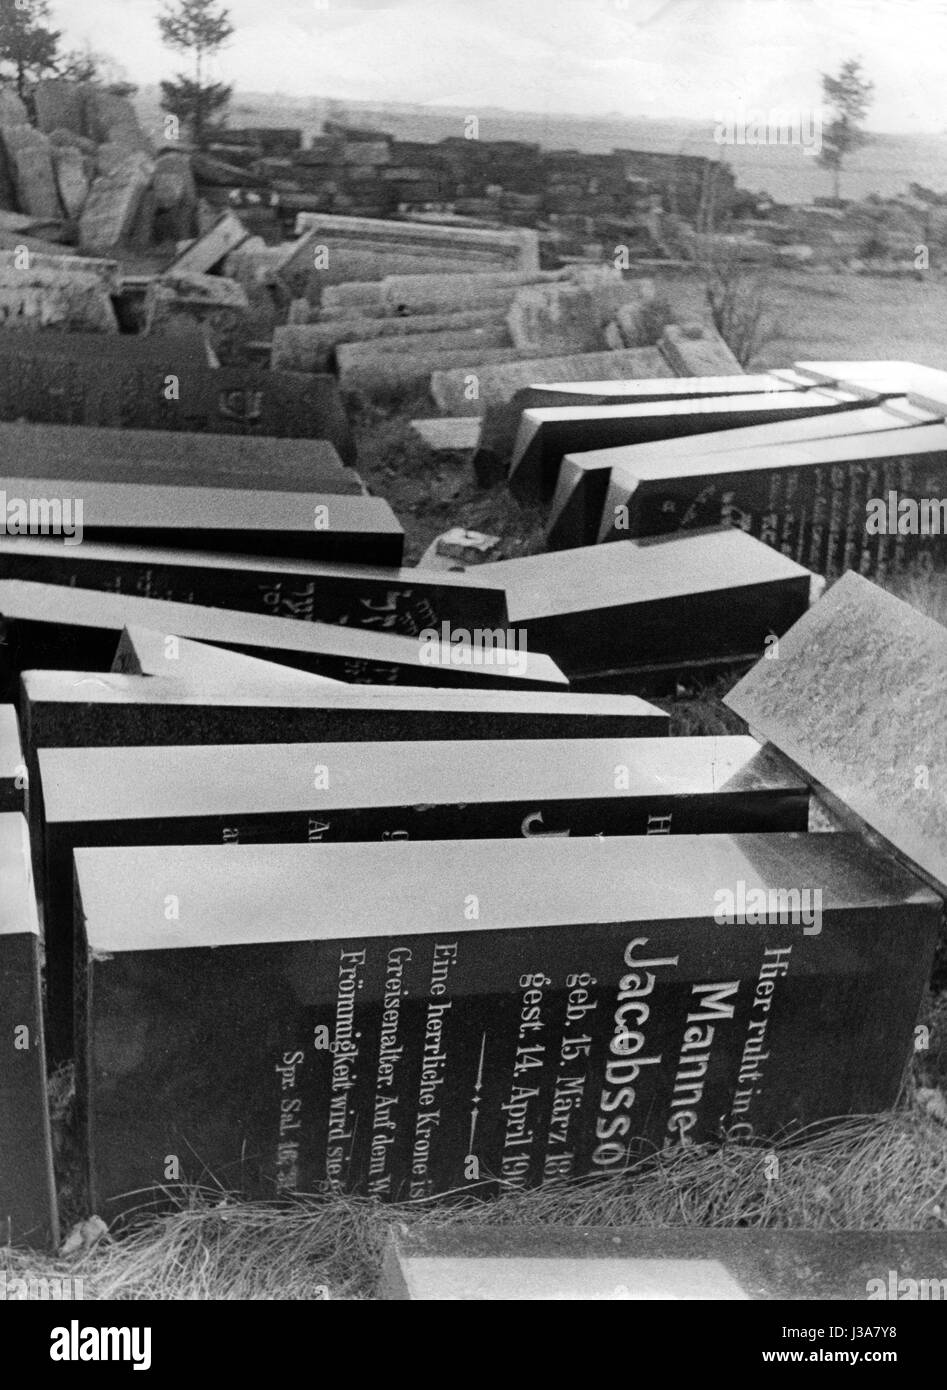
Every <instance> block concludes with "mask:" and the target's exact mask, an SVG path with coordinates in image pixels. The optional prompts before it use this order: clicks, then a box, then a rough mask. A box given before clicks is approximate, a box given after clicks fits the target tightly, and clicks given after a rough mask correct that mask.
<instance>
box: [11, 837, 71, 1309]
mask: <svg viewBox="0 0 947 1390" xmlns="http://www.w3.org/2000/svg"><path fill="white" fill-rule="evenodd" d="M0 875H2V879H3V926H2V930H0V981H2V986H3V987H2V989H0V1034H2V1036H3V1037H4V1038H5V1039H6V1042H5V1045H4V1047H3V1050H2V1054H0V1094H2V1096H3V1124H2V1125H0V1240H2V1242H3V1245H4V1246H11V1245H12V1246H31V1247H34V1248H37V1249H43V1248H47V1249H48V1248H49V1247H51V1246H52V1247H56V1246H57V1245H58V1243H59V1217H58V1212H57V1205H56V1190H55V1185H54V1180H53V1151H52V1140H51V1134H50V1122H49V1100H48V1097H47V1092H46V1052H45V1044H44V1038H43V1000H42V985H41V978H40V934H39V920H38V916H37V911H36V897H35V892H34V888H33V870H32V864H31V858H30V839H29V834H28V831H27V827H26V821H25V819H24V818H23V816H22V815H19V814H17V813H15V812H4V813H3V814H0ZM4 1292H5V1293H6V1285H5V1286H4Z"/></svg>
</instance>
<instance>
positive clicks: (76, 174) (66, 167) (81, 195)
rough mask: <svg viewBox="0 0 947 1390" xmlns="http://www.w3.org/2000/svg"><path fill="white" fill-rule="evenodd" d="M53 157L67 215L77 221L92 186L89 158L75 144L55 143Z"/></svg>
mask: <svg viewBox="0 0 947 1390" xmlns="http://www.w3.org/2000/svg"><path fill="white" fill-rule="evenodd" d="M52 157H53V171H54V173H55V175H56V187H57V188H58V190H59V198H60V201H61V202H62V205H63V208H64V209H65V212H66V216H67V217H69V218H72V219H73V220H74V221H75V220H76V219H77V218H78V217H79V216H80V214H81V213H82V209H83V208H84V207H85V204H86V199H87V198H88V196H89V190H90V188H91V187H92V181H91V179H90V177H89V169H88V159H87V157H86V155H84V154H83V153H82V151H81V150H80V149H77V148H76V147H75V146H74V145H53V146H52Z"/></svg>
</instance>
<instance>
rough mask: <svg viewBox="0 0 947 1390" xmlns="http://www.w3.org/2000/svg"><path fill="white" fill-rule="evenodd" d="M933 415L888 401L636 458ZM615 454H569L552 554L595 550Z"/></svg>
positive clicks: (556, 501) (861, 429) (715, 450)
mask: <svg viewBox="0 0 947 1390" xmlns="http://www.w3.org/2000/svg"><path fill="white" fill-rule="evenodd" d="M936 422H937V417H936V416H935V415H933V414H932V413H931V412H930V411H924V410H919V409H917V408H915V407H913V406H909V405H908V404H907V402H906V401H902V400H897V401H894V402H892V401H890V400H889V401H886V402H885V404H884V405H881V406H869V407H867V408H866V409H864V410H847V411H844V412H842V413H841V414H839V413H832V414H827V415H813V416H808V415H807V416H805V417H803V418H802V419H792V420H779V421H777V422H776V423H774V424H769V425H746V426H743V427H742V428H740V429H734V430H721V431H719V432H717V433H711V434H699V435H685V436H681V437H679V438H676V439H663V440H657V441H655V442H654V443H652V444H638V445H636V446H635V448H636V449H638V450H640V451H641V452H640V454H638V455H636V457H640V458H642V459H644V458H648V459H651V460H655V459H664V460H669V459H672V458H691V457H696V456H698V455H707V454H726V453H728V452H730V451H732V450H734V449H744V448H759V447H764V446H769V445H773V446H775V445H778V444H788V443H793V442H798V441H800V440H807V439H833V438H837V437H839V436H840V435H844V436H846V437H850V436H851V435H855V434H872V433H876V432H877V431H880V430H889V429H892V430H893V429H898V430H900V429H903V428H904V427H905V426H908V425H921V424H935V423H936ZM613 461H614V455H613V453H612V451H611V450H610V449H598V450H595V449H593V450H590V451H589V452H588V453H582V454H566V456H565V458H563V460H562V464H561V466H560V468H559V477H558V479H557V481H556V491H555V493H554V494H553V498H552V502H551V503H550V506H549V519H548V522H547V525H546V546H547V549H549V550H569V549H572V548H573V547H575V546H580V545H594V544H595V541H596V540H597V538H598V534H599V531H600V529H601V525H602V512H603V510H604V508H605V500H606V497H607V495H608V487H609V483H610V481H611V476H612V464H613Z"/></svg>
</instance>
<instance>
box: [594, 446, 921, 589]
mask: <svg viewBox="0 0 947 1390" xmlns="http://www.w3.org/2000/svg"><path fill="white" fill-rule="evenodd" d="M612 452H613V454H614V460H613V466H612V474H611V481H610V484H609V490H608V495H607V497H606V501H605V507H604V509H603V513H602V525H601V530H600V533H599V540H600V541H608V540H620V539H628V538H629V537H638V536H647V535H658V534H663V533H666V532H669V531H676V530H680V529H682V528H684V529H692V528H696V527H705V526H712V525H719V524H721V523H723V524H725V525H737V526H740V527H741V528H742V529H743V530H746V531H749V532H750V534H751V535H754V536H756V537H758V538H759V539H760V540H763V541H765V542H766V543H767V544H768V545H772V546H773V547H775V548H776V549H778V550H781V551H782V552H783V554H786V555H790V556H792V557H793V558H794V559H795V560H797V561H798V562H799V563H800V564H804V565H805V566H806V568H807V569H811V570H812V571H814V572H815V573H816V574H822V575H825V577H826V578H835V577H836V576H838V575H840V574H842V573H843V572H844V571H845V570H847V569H853V568H857V569H858V570H859V571H860V572H861V573H863V574H875V575H877V576H878V577H879V578H883V577H884V576H885V575H886V574H889V573H890V574H897V573H901V572H902V571H904V570H905V569H906V568H908V567H909V566H911V565H913V564H915V563H916V562H917V561H918V560H920V562H921V563H922V564H925V565H928V566H931V567H937V566H938V565H940V564H942V563H943V561H944V550H943V541H942V535H943V533H944V531H945V529H947V528H945V524H944V523H943V521H942V519H941V515H940V503H939V501H938V498H940V497H942V496H943V495H944V494H945V491H947V489H945V486H944V483H945V479H947V427H945V426H944V425H942V424H936V425H919V426H906V427H905V428H904V429H903V430H898V429H891V430H887V431H884V432H880V433H877V434H861V435H853V436H851V437H846V436H843V437H842V438H839V439H822V440H807V441H802V442H800V443H798V444H785V445H774V446H772V447H770V448H765V449H735V450H733V451H732V452H729V453H726V454H709V455H707V456H706V457H703V458H701V457H696V458H695V457H690V458H682V459H666V460H665V459H662V460H658V461H649V460H647V459H642V460H641V461H640V462H638V461H637V459H636V457H635V449H634V447H632V448H630V449H628V450H627V451H623V450H620V449H616V450H614V451H612ZM925 498H926V499H927V501H926V502H925ZM892 499H894V511H893V515H892ZM899 499H901V500H903V502H904V504H905V505H906V507H907V508H908V513H907V514H906V515H908V521H909V523H910V520H911V516H912V515H913V525H907V526H902V524H901V522H900V521H899V518H898V513H897V507H898V505H900V502H899ZM928 504H930V505H928ZM912 509H913V511H912ZM929 512H930V513H932V514H931V515H928V513H929ZM922 515H923V517H924V518H925V520H924V524H923V525H922V524H921V517H922ZM899 528H901V529H899Z"/></svg>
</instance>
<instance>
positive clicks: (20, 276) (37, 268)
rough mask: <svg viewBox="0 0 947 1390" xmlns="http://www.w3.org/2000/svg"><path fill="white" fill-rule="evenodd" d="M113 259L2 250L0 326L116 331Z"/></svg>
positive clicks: (101, 331) (115, 290) (69, 331)
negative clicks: (113, 299) (105, 259)
mask: <svg viewBox="0 0 947 1390" xmlns="http://www.w3.org/2000/svg"><path fill="white" fill-rule="evenodd" d="M118 292H119V284H118V266H117V264H116V263H115V261H104V260H90V259H87V258H85V257H81V256H58V255H37V254H36V253H34V252H30V251H26V252H25V253H24V251H22V250H21V251H0V330H2V329H32V330H34V331H39V330H47V329H49V330H57V331H59V332H63V333H78V332H85V333H114V334H117V333H118V320H117V319H116V317H115V310H114V308H113V306H112V297H113V295H117V294H118Z"/></svg>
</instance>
